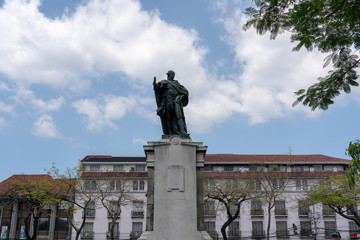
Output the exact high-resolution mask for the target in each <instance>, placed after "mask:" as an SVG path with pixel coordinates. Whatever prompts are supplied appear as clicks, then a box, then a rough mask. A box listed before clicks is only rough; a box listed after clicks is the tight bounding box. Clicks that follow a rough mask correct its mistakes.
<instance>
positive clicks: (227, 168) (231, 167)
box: [224, 165, 234, 172]
mask: <svg viewBox="0 0 360 240" xmlns="http://www.w3.org/2000/svg"><path fill="white" fill-rule="evenodd" d="M224 171H225V172H233V171H234V166H228V165H225V166H224Z"/></svg>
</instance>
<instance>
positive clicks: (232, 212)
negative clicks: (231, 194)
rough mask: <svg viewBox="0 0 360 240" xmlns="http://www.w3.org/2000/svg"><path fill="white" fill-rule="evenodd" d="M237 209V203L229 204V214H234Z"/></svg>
mask: <svg viewBox="0 0 360 240" xmlns="http://www.w3.org/2000/svg"><path fill="white" fill-rule="evenodd" d="M237 210H238V206H237V205H235V204H231V205H230V213H231V215H233V216H234V215H235V213H236V211H237Z"/></svg>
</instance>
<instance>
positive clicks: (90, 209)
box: [85, 202, 95, 217]
mask: <svg viewBox="0 0 360 240" xmlns="http://www.w3.org/2000/svg"><path fill="white" fill-rule="evenodd" d="M85 216H86V217H95V202H89V203H88V205H87V208H86V209H85Z"/></svg>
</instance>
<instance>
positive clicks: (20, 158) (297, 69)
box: [0, 0, 360, 180]
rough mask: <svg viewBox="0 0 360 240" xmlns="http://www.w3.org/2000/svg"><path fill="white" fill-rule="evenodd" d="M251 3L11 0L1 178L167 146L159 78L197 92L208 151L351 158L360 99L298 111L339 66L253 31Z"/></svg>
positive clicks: (5, 5)
mask: <svg viewBox="0 0 360 240" xmlns="http://www.w3.org/2000/svg"><path fill="white" fill-rule="evenodd" d="M248 4H250V3H249V2H244V1H238V0H233V1H230V0H228V1H226V0H223V1H217V0H212V1H210V0H199V1H189V0H182V1H178V0H176V1H165V0H157V1H154V0H153V1H141V0H140V1H135V0H88V1H85V0H83V1H74V0H43V1H40V0H11V1H10V0H9V1H1V0H0V35H1V38H0V55H1V59H0V150H1V162H2V164H3V165H2V167H1V168H0V173H1V174H0V180H4V179H6V178H7V177H9V176H11V175H12V174H20V173H27V174H30V173H43V172H44V169H49V168H50V167H51V164H52V162H55V163H56V166H57V167H58V168H60V169H65V168H66V167H74V166H76V165H77V161H78V159H82V158H83V157H85V156H86V155H113V156H144V153H143V147H142V145H143V144H145V143H146V142H147V141H154V140H158V139H160V138H161V134H162V133H161V131H162V130H161V126H160V120H159V119H158V117H157V116H156V114H155V109H156V106H155V99H154V95H153V90H152V81H153V77H154V76H156V77H157V79H158V80H160V79H163V78H165V77H166V74H165V73H166V72H167V71H168V70H169V69H172V70H174V71H175V72H176V77H175V78H176V79H178V80H179V81H180V82H181V83H182V84H183V85H184V86H185V87H186V88H187V89H188V90H189V92H190V103H189V105H188V106H187V107H186V108H185V115H186V121H187V125H188V131H189V133H190V135H191V138H192V140H193V141H199V142H203V143H204V145H207V146H208V153H234V154H288V153H289V152H290V150H291V152H292V154H325V155H329V156H333V157H339V158H346V156H345V149H346V147H347V145H348V143H349V141H351V140H355V139H357V138H358V136H359V134H358V129H359V127H358V124H357V122H358V121H357V119H358V117H359V113H358V111H357V109H358V108H359V101H360V91H359V89H353V92H352V93H351V94H350V95H344V94H343V95H341V96H340V97H338V98H337V99H336V104H335V105H333V106H331V107H330V109H329V110H328V111H315V112H312V111H310V110H309V109H308V108H305V107H303V106H297V107H292V106H291V105H292V103H293V102H294V100H295V96H294V94H293V92H294V91H296V90H298V89H300V88H306V87H307V86H309V85H310V84H312V83H314V82H315V81H316V79H317V77H319V76H324V75H325V74H326V72H327V71H328V70H329V69H323V68H322V64H323V58H324V55H322V54H321V53H318V52H316V51H314V52H307V51H305V50H301V51H300V52H292V51H291V49H292V47H293V46H294V44H292V43H290V41H289V35H288V34H283V35H280V36H279V37H278V38H277V39H276V40H275V41H272V40H269V36H268V35H265V36H258V35H257V34H256V33H255V32H254V31H253V30H249V31H246V32H245V31H243V30H242V25H243V23H244V21H245V20H246V19H245V16H244V15H243V14H242V10H243V9H244V7H245V6H247V5H248Z"/></svg>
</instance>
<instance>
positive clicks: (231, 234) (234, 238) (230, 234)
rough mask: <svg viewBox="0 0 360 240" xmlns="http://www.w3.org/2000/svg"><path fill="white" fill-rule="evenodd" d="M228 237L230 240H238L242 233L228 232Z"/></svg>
mask: <svg viewBox="0 0 360 240" xmlns="http://www.w3.org/2000/svg"><path fill="white" fill-rule="evenodd" d="M227 235H228V239H229V240H238V239H240V237H241V232H240V231H233V232H228V233H227Z"/></svg>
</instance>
